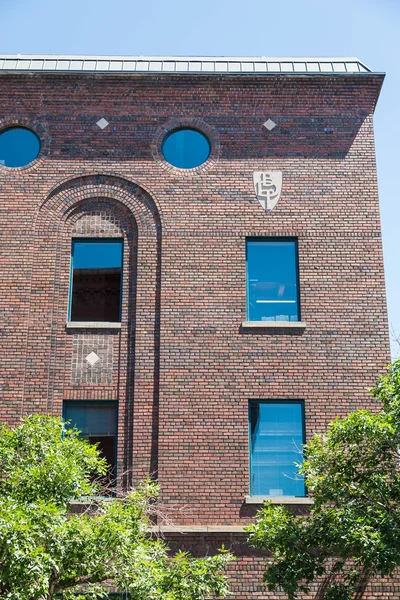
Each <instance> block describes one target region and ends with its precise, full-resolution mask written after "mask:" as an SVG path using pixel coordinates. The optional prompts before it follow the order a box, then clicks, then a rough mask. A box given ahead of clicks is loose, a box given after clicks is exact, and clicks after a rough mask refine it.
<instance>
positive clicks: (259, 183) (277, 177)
mask: <svg viewBox="0 0 400 600" xmlns="http://www.w3.org/2000/svg"><path fill="white" fill-rule="evenodd" d="M253 181H254V189H255V192H256V196H257V200H258V201H259V202H260V204H261V206H262V207H263V209H264V210H265V211H266V212H270V211H271V210H272V209H273V208H275V206H276V204H277V202H278V200H279V198H280V197H281V191H282V171H254V173H253Z"/></svg>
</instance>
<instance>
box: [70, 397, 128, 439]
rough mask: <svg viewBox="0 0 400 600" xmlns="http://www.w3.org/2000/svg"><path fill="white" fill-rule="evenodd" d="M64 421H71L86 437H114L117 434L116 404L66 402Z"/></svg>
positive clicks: (72, 425)
mask: <svg viewBox="0 0 400 600" xmlns="http://www.w3.org/2000/svg"><path fill="white" fill-rule="evenodd" d="M64 420H65V421H70V425H71V427H76V428H77V429H79V431H80V432H81V433H82V435H84V436H108V435H110V436H113V435H116V433H117V411H116V405H115V404H111V403H110V404H85V403H83V402H82V403H74V402H65V404H64Z"/></svg>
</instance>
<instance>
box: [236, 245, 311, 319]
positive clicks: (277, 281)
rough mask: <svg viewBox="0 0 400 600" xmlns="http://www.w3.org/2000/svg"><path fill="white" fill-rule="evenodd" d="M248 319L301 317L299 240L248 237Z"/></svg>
mask: <svg viewBox="0 0 400 600" xmlns="http://www.w3.org/2000/svg"><path fill="white" fill-rule="evenodd" d="M246 260H247V320H248V321H300V314H299V313H300V307H299V286H298V265H297V241H296V240H272V239H268V240H267V239H264V240H260V239H258V240H247V248H246Z"/></svg>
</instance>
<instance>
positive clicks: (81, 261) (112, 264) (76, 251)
mask: <svg viewBox="0 0 400 600" xmlns="http://www.w3.org/2000/svg"><path fill="white" fill-rule="evenodd" d="M72 257H73V267H74V269H112V268H118V267H121V266H122V241H121V240H112V241H111V240H110V241H93V242H87V241H84V242H77V241H74V242H73V245H72Z"/></svg>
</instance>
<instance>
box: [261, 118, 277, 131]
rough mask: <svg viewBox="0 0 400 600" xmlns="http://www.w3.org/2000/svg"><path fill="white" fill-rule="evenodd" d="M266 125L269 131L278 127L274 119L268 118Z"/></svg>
mask: <svg viewBox="0 0 400 600" xmlns="http://www.w3.org/2000/svg"><path fill="white" fill-rule="evenodd" d="M264 127H265V128H266V129H268V131H272V130H273V128H274V127H276V123H275V122H274V121H273V120H272V119H268V121H265V123H264Z"/></svg>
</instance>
